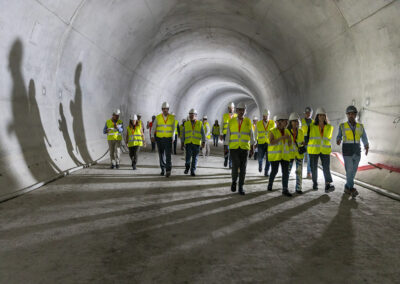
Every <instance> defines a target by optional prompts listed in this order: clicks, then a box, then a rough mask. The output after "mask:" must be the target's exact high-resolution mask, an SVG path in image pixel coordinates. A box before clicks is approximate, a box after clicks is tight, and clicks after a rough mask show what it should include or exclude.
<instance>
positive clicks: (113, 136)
mask: <svg viewBox="0 0 400 284" xmlns="http://www.w3.org/2000/svg"><path fill="white" fill-rule="evenodd" d="M106 124H107V128H108V131H109V132H108V133H107V140H122V134H121V133H120V132H119V131H118V129H115V126H114V122H113V121H112V120H111V119H109V120H107V122H106ZM116 125H117V126H120V125H122V120H120V119H118V121H117V123H116Z"/></svg>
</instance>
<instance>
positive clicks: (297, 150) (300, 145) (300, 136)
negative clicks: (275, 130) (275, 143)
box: [287, 112, 306, 194]
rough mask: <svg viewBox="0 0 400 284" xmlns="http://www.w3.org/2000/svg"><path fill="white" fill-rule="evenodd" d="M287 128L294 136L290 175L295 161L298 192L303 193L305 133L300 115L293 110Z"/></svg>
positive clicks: (292, 136)
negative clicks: (301, 125) (301, 126)
mask: <svg viewBox="0 0 400 284" xmlns="http://www.w3.org/2000/svg"><path fill="white" fill-rule="evenodd" d="M287 129H288V130H289V132H290V136H291V138H292V147H291V149H290V162H289V175H290V172H291V171H292V167H293V163H295V164H296V193H298V194H302V193H303V191H302V183H303V158H304V153H305V151H306V148H305V142H304V133H303V130H302V129H301V128H300V117H299V115H298V114H297V113H295V112H292V113H291V114H290V116H289V125H288V127H287Z"/></svg>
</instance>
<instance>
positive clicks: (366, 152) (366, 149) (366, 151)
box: [365, 146, 369, 156]
mask: <svg viewBox="0 0 400 284" xmlns="http://www.w3.org/2000/svg"><path fill="white" fill-rule="evenodd" d="M368 151H369V146H367V147H365V156H367V155H368Z"/></svg>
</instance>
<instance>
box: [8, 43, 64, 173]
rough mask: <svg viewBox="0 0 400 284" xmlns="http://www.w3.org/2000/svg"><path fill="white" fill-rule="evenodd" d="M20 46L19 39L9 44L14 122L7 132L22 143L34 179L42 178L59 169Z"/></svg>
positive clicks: (24, 156) (33, 83)
mask: <svg viewBox="0 0 400 284" xmlns="http://www.w3.org/2000/svg"><path fill="white" fill-rule="evenodd" d="M22 59H23V46H22V42H21V41H20V40H16V41H15V42H14V44H13V45H12V48H11V51H10V54H9V68H10V73H11V77H12V80H13V83H12V84H13V86H12V93H11V103H12V115H13V122H12V123H11V124H9V125H8V133H10V134H14V135H15V136H16V138H17V140H18V143H19V144H20V146H21V150H22V152H21V153H22V156H23V158H24V160H25V163H26V166H27V167H28V168H29V170H30V172H31V173H32V176H33V177H34V178H35V180H36V181H41V180H44V179H46V178H49V177H50V176H54V175H56V174H57V173H59V172H61V170H60V169H59V168H58V166H57V165H56V164H55V163H54V161H53V160H52V158H51V157H50V154H49V152H48V150H47V149H48V147H52V145H51V144H50V141H49V139H48V138H47V135H46V132H45V129H44V127H43V124H42V119H41V115H40V110H39V106H38V103H37V99H36V89H35V82H34V80H33V79H31V80H30V81H29V89H28V90H27V89H26V86H25V81H24V77H23V74H22Z"/></svg>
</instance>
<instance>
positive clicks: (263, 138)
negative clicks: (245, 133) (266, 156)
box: [257, 120, 275, 144]
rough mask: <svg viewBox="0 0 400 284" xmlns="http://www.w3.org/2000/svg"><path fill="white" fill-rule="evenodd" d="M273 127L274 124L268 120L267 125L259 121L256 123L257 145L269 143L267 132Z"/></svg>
mask: <svg viewBox="0 0 400 284" xmlns="http://www.w3.org/2000/svg"><path fill="white" fill-rule="evenodd" d="M274 127H275V122H274V121H272V120H268V122H267V125H264V121H263V120H260V121H259V122H257V135H258V136H257V142H258V144H265V143H269V138H268V136H269V132H270V131H271V129H273V128H274Z"/></svg>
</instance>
